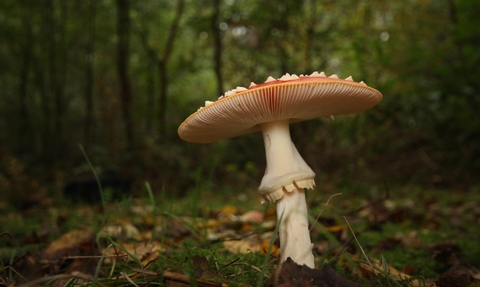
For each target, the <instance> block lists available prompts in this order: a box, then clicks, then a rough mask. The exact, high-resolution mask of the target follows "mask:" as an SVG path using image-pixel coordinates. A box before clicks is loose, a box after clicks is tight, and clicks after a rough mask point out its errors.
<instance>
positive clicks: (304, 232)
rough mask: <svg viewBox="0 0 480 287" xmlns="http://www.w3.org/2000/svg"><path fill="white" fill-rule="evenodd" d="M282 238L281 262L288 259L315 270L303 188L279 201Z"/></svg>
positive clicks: (278, 211)
mask: <svg viewBox="0 0 480 287" xmlns="http://www.w3.org/2000/svg"><path fill="white" fill-rule="evenodd" d="M277 217H278V218H279V220H281V222H279V224H280V226H279V229H278V230H279V231H278V233H279V237H280V262H281V263H283V262H285V261H286V260H287V258H288V257H290V258H292V260H293V261H294V262H296V263H297V264H299V265H302V264H304V265H307V266H308V267H310V268H315V261H314V258H313V253H312V247H313V244H312V241H311V240H310V232H309V230H308V214H307V203H306V201H305V192H304V191H303V189H302V188H299V189H295V190H294V191H292V192H289V193H286V194H285V195H284V196H283V197H282V198H281V199H279V200H278V201H277Z"/></svg>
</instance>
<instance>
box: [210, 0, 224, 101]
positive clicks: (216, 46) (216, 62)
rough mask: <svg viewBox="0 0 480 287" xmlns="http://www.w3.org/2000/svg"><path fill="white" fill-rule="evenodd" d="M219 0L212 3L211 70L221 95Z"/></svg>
mask: <svg viewBox="0 0 480 287" xmlns="http://www.w3.org/2000/svg"><path fill="white" fill-rule="evenodd" d="M220 3H221V2H220V0H215V1H214V3H213V5H214V6H213V15H212V22H211V24H212V34H213V69H214V71H215V76H216V78H217V94H218V95H219V96H220V95H223V93H224V92H225V91H224V89H223V76H222V53H223V51H222V32H221V31H220V27H219V24H220V23H219V22H220Z"/></svg>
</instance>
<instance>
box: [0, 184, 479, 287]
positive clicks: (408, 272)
mask: <svg viewBox="0 0 480 287" xmlns="http://www.w3.org/2000/svg"><path fill="white" fill-rule="evenodd" d="M478 192H479V190H478V189H476V188H472V189H456V190H452V189H443V190H429V189H424V188H420V187H414V188H412V187H408V188H407V187H397V188H390V190H388V189H386V190H379V191H371V190H370V191H368V192H366V193H362V194H361V193H359V192H355V191H342V193H341V194H340V193H336V192H334V191H333V190H332V191H329V190H327V191H324V194H323V195H321V196H317V195H318V194H314V191H309V192H308V194H307V197H308V198H309V200H308V201H309V206H310V217H311V218H310V222H311V237H312V241H313V243H314V246H313V251H314V254H315V258H316V266H317V269H309V268H307V267H301V266H297V265H296V264H294V263H292V262H288V263H286V264H284V265H283V268H282V269H278V272H277V273H276V274H277V275H278V282H277V285H278V286H359V285H358V284H361V285H364V286H439V287H442V286H445V287H446V286H448V287H464V286H465V287H466V286H480V271H479V269H480V197H479V196H478V194H479V193H478ZM254 194H255V191H251V192H246V193H241V194H234V193H233V192H228V191H225V192H224V193H223V196H218V194H217V195H215V194H214V193H213V192H209V191H204V192H200V191H199V192H196V193H195V194H194V195H192V196H190V197H185V198H182V199H170V198H167V196H163V195H159V196H153V194H152V193H151V192H150V193H149V192H147V193H146V196H145V198H143V199H125V200H122V201H120V202H115V203H112V202H103V203H102V202H100V203H98V204H90V205H89V204H72V203H66V202H65V200H64V199H60V200H57V199H55V198H44V199H43V200H42V201H40V202H38V204H35V205H31V206H29V207H28V208H23V209H21V210H19V209H18V208H17V209H15V208H12V207H10V206H9V205H8V203H7V202H0V233H1V236H0V259H1V262H0V264H1V265H0V286H24V287H25V286H87V285H88V286H146V285H159V286H269V285H272V284H273V281H272V278H273V276H272V275H273V274H275V270H277V265H278V255H279V247H278V239H277V238H276V235H275V231H276V230H275V226H276V216H275V207H274V205H273V204H264V205H260V203H259V201H260V200H259V198H258V197H257V196H256V195H254Z"/></svg>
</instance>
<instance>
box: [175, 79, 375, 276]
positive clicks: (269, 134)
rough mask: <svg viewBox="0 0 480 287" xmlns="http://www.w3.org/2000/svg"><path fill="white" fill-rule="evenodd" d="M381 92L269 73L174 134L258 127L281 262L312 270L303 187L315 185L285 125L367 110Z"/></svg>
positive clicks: (201, 136) (207, 137)
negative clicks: (271, 75)
mask: <svg viewBox="0 0 480 287" xmlns="http://www.w3.org/2000/svg"><path fill="white" fill-rule="evenodd" d="M381 100H382V94H381V93H380V92H379V91H377V90H375V89H373V88H371V87H368V86H367V85H366V84H365V83H363V82H360V83H358V82H354V81H353V79H352V77H348V78H346V79H339V78H338V77H337V76H336V75H331V76H330V77H326V76H325V74H324V73H323V72H322V73H318V72H314V73H312V74H311V75H309V76H304V75H300V76H297V75H290V74H285V75H284V76H282V77H281V78H279V79H274V78H272V77H268V79H267V80H266V81H265V83H261V84H255V83H251V84H250V87H249V88H243V87H238V88H236V89H234V90H230V91H228V92H226V93H225V94H224V95H223V96H221V97H220V98H219V99H218V100H217V101H215V102H206V106H205V107H203V108H200V109H199V110H198V111H197V112H196V113H194V114H192V115H191V116H189V117H188V118H187V119H186V120H185V121H184V122H183V123H182V124H181V125H180V127H179V129H178V134H179V136H180V137H181V138H182V139H183V140H185V141H189V142H196V143H210V142H214V141H217V140H221V139H227V138H233V137H237V136H241V135H245V134H249V133H253V132H257V131H261V132H262V133H263V139H264V144H265V153H266V160H267V167H266V171H265V175H264V176H263V179H262V181H261V184H260V187H259V192H260V194H261V195H262V197H263V199H264V201H265V200H268V201H270V202H275V203H276V207H277V216H278V220H279V225H280V226H279V239H280V252H281V257H280V263H283V262H284V261H286V260H287V258H288V257H290V258H291V259H292V260H293V261H295V262H296V263H297V264H300V265H302V264H304V265H307V266H308V267H311V268H314V267H315V263H314V257H313V253H312V243H311V239H310V234H309V229H308V213H307V204H306V200H305V192H304V189H312V188H313V187H314V186H315V181H314V177H315V173H314V172H313V170H312V169H311V168H310V167H309V166H308V165H307V163H306V162H305V161H304V160H303V158H302V157H301V155H300V154H299V152H298V151H297V149H296V147H295V145H294V144H293V142H292V140H291V138H290V129H289V125H290V124H291V123H295V122H301V121H306V120H310V119H315V118H320V117H332V116H333V115H338V114H352V113H358V112H361V111H364V110H366V109H369V108H371V107H373V106H375V105H376V104H378V103H379V102H380V101H381Z"/></svg>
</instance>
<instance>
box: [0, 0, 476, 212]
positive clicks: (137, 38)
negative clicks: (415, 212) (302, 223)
mask: <svg viewBox="0 0 480 287" xmlns="http://www.w3.org/2000/svg"><path fill="white" fill-rule="evenodd" d="M479 15H480V2H479V1H476V0H404V1H397V0H368V1H366V0H341V1H334V0H285V1H276V0H144V1H132V0H117V1H113V0H84V1H64V0H2V1H0V87H1V88H0V115H1V117H0V193H1V194H2V197H4V198H5V197H6V198H7V199H8V201H9V202H12V203H21V202H22V201H25V200H27V199H26V198H31V197H32V196H33V195H36V196H45V195H58V196H61V195H62V189H63V188H64V186H65V184H66V183H67V182H71V181H75V180H82V179H85V178H88V177H92V172H91V170H90V168H89V167H88V165H87V163H86V160H85V157H84V156H83V154H82V152H81V150H80V148H79V144H81V145H82V146H83V148H84V149H85V152H86V154H87V155H88V157H89V158H90V160H91V162H92V164H93V165H94V166H95V168H96V170H97V171H98V172H99V173H100V174H102V173H104V174H115V175H116V176H118V177H119V178H127V179H130V180H132V182H133V191H132V192H133V194H136V195H139V194H141V193H142V189H143V186H144V182H145V181H148V182H150V184H151V185H152V189H153V190H154V192H157V193H158V192H161V191H164V192H167V193H168V194H176V195H179V196H183V195H186V194H188V193H189V192H191V191H195V190H212V191H215V192H217V191H219V192H232V193H234V192H237V191H246V190H252V192H254V190H255V189H256V188H257V187H258V184H259V182H260V180H261V177H262V176H263V173H264V169H265V158H264V148H263V142H262V138H261V135H260V134H253V135H249V136H244V137H241V138H235V139H230V140H225V141H221V142H217V143H213V144H208V145H200V144H192V143H186V142H183V141H182V140H181V139H179V137H178V135H177V128H178V126H179V125H180V123H181V122H182V121H183V120H184V119H185V118H186V117H188V116H189V115H190V114H191V113H193V112H194V111H196V110H197V109H198V108H199V107H200V106H203V105H204V101H206V100H215V99H216V98H217V97H218V96H220V95H222V94H223V93H224V92H225V91H226V90H229V89H232V88H235V87H237V86H248V85H249V84H250V82H252V81H253V82H256V83H258V82H263V81H265V79H266V78H267V77H268V76H273V77H277V78H278V77H280V76H282V75H283V74H284V73H295V74H310V73H312V72H313V71H325V73H326V74H327V75H330V74H333V73H335V74H337V75H338V76H339V77H341V78H346V77H348V76H350V75H351V76H353V78H354V79H355V80H357V81H360V80H363V81H365V82H366V83H367V84H368V85H369V86H372V87H374V88H376V89H378V90H379V91H381V92H382V94H383V95H384V100H383V101H382V102H381V103H380V104H379V105H378V106H377V107H375V108H373V109H371V110H368V111H366V112H364V113H362V114H360V115H348V116H337V117H336V118H335V121H330V120H328V119H319V120H314V121H310V122H304V123H299V124H295V125H293V126H292V127H291V130H292V138H293V141H294V142H295V144H296V145H297V148H298V150H299V152H300V153H301V154H302V155H303V156H304V158H305V160H306V161H307V162H308V163H309V164H310V166H311V167H312V168H313V169H314V171H315V172H316V173H317V189H319V190H327V191H333V190H335V189H344V188H348V189H350V190H353V191H355V192H358V193H364V192H367V193H369V194H374V193H375V192H382V190H384V189H385V186H386V185H388V186H399V187H404V186H420V187H421V188H423V189H425V190H426V191H427V192H430V191H433V192H434V191H435V190H436V189H445V188H449V189H452V190H466V189H468V188H470V187H471V186H474V185H478V183H479V180H480V116H479V113H480V95H479V93H480V68H479V66H480V17H479ZM29 200H31V199H29Z"/></svg>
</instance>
